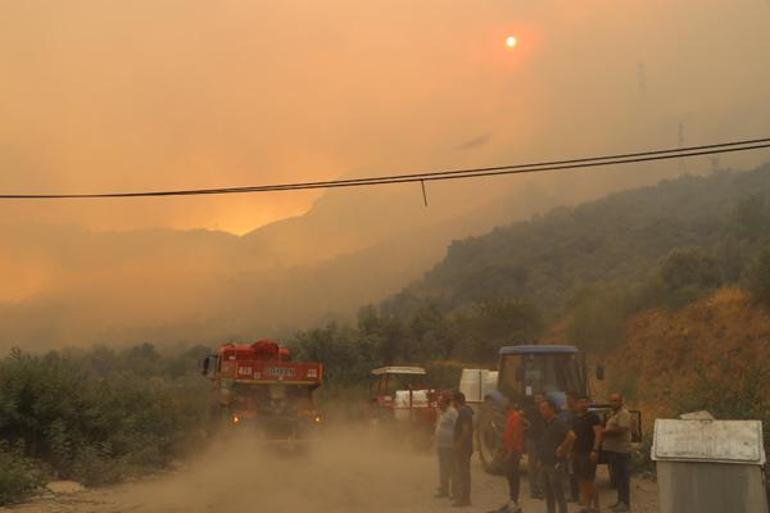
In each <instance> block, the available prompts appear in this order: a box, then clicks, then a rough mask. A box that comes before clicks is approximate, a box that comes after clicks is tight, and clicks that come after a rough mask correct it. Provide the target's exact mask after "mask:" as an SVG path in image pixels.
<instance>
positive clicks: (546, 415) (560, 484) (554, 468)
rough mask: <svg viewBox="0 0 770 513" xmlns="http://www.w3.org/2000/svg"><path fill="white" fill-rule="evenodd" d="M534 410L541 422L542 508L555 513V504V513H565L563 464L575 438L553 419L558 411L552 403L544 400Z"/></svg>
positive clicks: (558, 420) (561, 422) (560, 423)
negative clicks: (543, 493)
mask: <svg viewBox="0 0 770 513" xmlns="http://www.w3.org/2000/svg"><path fill="white" fill-rule="evenodd" d="M538 406H539V409H540V414H541V415H542V417H543V420H544V421H545V426H544V427H543V431H542V433H541V435H540V444H539V460H540V464H541V465H542V479H543V487H544V489H545V501H546V507H547V510H548V513H556V511H555V507H556V504H558V505H559V513H567V499H566V497H565V496H564V482H565V480H566V479H565V478H566V461H567V455H568V454H569V452H570V446H571V445H572V442H573V441H574V439H575V434H574V433H573V432H572V430H571V429H570V426H568V425H567V424H566V423H565V422H564V420H563V419H560V418H559V417H558V416H557V415H556V414H557V412H558V411H559V409H558V407H557V406H556V405H555V404H554V403H553V402H552V401H550V400H549V399H545V400H543V401H541V402H540V404H539V405H538Z"/></svg>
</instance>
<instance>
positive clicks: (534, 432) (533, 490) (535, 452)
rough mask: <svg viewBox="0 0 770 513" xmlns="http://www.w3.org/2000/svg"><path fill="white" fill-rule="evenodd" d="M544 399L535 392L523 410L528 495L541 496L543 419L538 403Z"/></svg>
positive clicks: (532, 497)
mask: <svg viewBox="0 0 770 513" xmlns="http://www.w3.org/2000/svg"><path fill="white" fill-rule="evenodd" d="M544 399H545V396H544V395H543V394H536V395H535V397H534V401H533V402H532V403H530V408H529V409H526V410H525V411H524V413H525V425H526V437H525V439H524V442H525V445H526V449H527V473H528V474H529V497H530V498H531V499H542V498H543V476H542V465H541V464H540V441H541V440H542V439H543V429H544V428H545V421H544V420H543V416H542V415H541V414H540V403H541V402H542V401H543V400H544Z"/></svg>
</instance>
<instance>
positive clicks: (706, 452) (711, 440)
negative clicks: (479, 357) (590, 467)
mask: <svg viewBox="0 0 770 513" xmlns="http://www.w3.org/2000/svg"><path fill="white" fill-rule="evenodd" d="M652 459H653V461H655V462H656V468H657V474H658V490H659V492H658V493H659V495H660V512H661V513H689V512H693V513H695V512H697V513H768V505H767V495H766V489H765V479H764V476H763V475H762V466H763V465H764V464H765V450H764V447H763V441H762V422H760V421H755V420H709V419H701V420H696V419H690V420H676V419H657V420H656V421H655V434H654V440H653V446H652Z"/></svg>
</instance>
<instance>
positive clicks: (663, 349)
mask: <svg viewBox="0 0 770 513" xmlns="http://www.w3.org/2000/svg"><path fill="white" fill-rule="evenodd" d="M768 358H770V312H769V311H768V310H766V309H764V308H761V307H758V306H756V305H754V304H753V303H752V302H751V300H750V298H749V297H748V296H747V295H746V293H744V292H743V291H741V290H739V289H736V288H726V289H722V290H719V291H717V292H716V293H714V294H712V295H711V296H709V297H707V298H704V299H703V300H700V301H698V302H696V303H694V304H692V305H689V306H687V307H685V308H683V309H682V310H679V311H676V312H666V311H664V310H653V311H649V312H644V313H641V314H638V315H636V316H634V317H632V318H631V319H630V320H629V321H628V322H627V324H626V329H625V340H624V343H623V344H622V345H621V346H620V347H619V348H618V349H617V350H616V351H615V352H614V353H613V354H611V355H610V356H609V357H608V358H607V360H606V365H607V369H608V380H607V387H608V388H616V389H621V390H624V391H626V392H627V393H628V395H629V396H631V397H635V398H636V400H637V401H638V402H639V405H640V406H641V407H642V408H643V411H644V412H645V416H644V422H645V425H646V427H647V428H650V427H651V423H652V422H653V421H654V419H655V418H656V417H666V416H671V415H673V414H675V413H677V412H676V409H677V407H678V405H679V404H681V403H682V400H683V399H686V395H687V394H688V393H690V392H691V390H692V389H693V386H694V384H695V383H696V382H698V381H702V380H704V379H705V380H715V381H716V382H718V383H720V384H721V385H724V387H725V388H726V389H730V388H732V387H735V386H737V385H738V384H739V383H740V381H741V380H742V379H745V377H746V371H747V369H750V368H752V367H754V366H756V365H757V364H760V365H761V364H762V362H767V361H768ZM766 394H770V387H769V388H768V390H766Z"/></svg>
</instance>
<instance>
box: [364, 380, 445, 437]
mask: <svg viewBox="0 0 770 513" xmlns="http://www.w3.org/2000/svg"><path fill="white" fill-rule="evenodd" d="M426 375H427V372H426V371H425V369H424V368H422V367H380V368H379V369H374V370H373V371H372V376H373V377H374V378H375V380H374V381H373V382H372V383H371V385H370V402H371V405H372V407H373V409H372V420H373V421H374V422H375V425H376V426H378V428H379V429H382V430H385V431H391V432H392V433H393V435H394V436H396V437H398V438H400V439H404V440H407V441H409V443H410V444H411V445H412V446H414V447H416V448H427V447H430V444H431V441H432V437H433V430H434V428H435V425H436V419H437V417H438V396H439V392H438V391H436V390H435V389H433V388H430V387H428V386H427V385H426V384H425V377H426Z"/></svg>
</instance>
